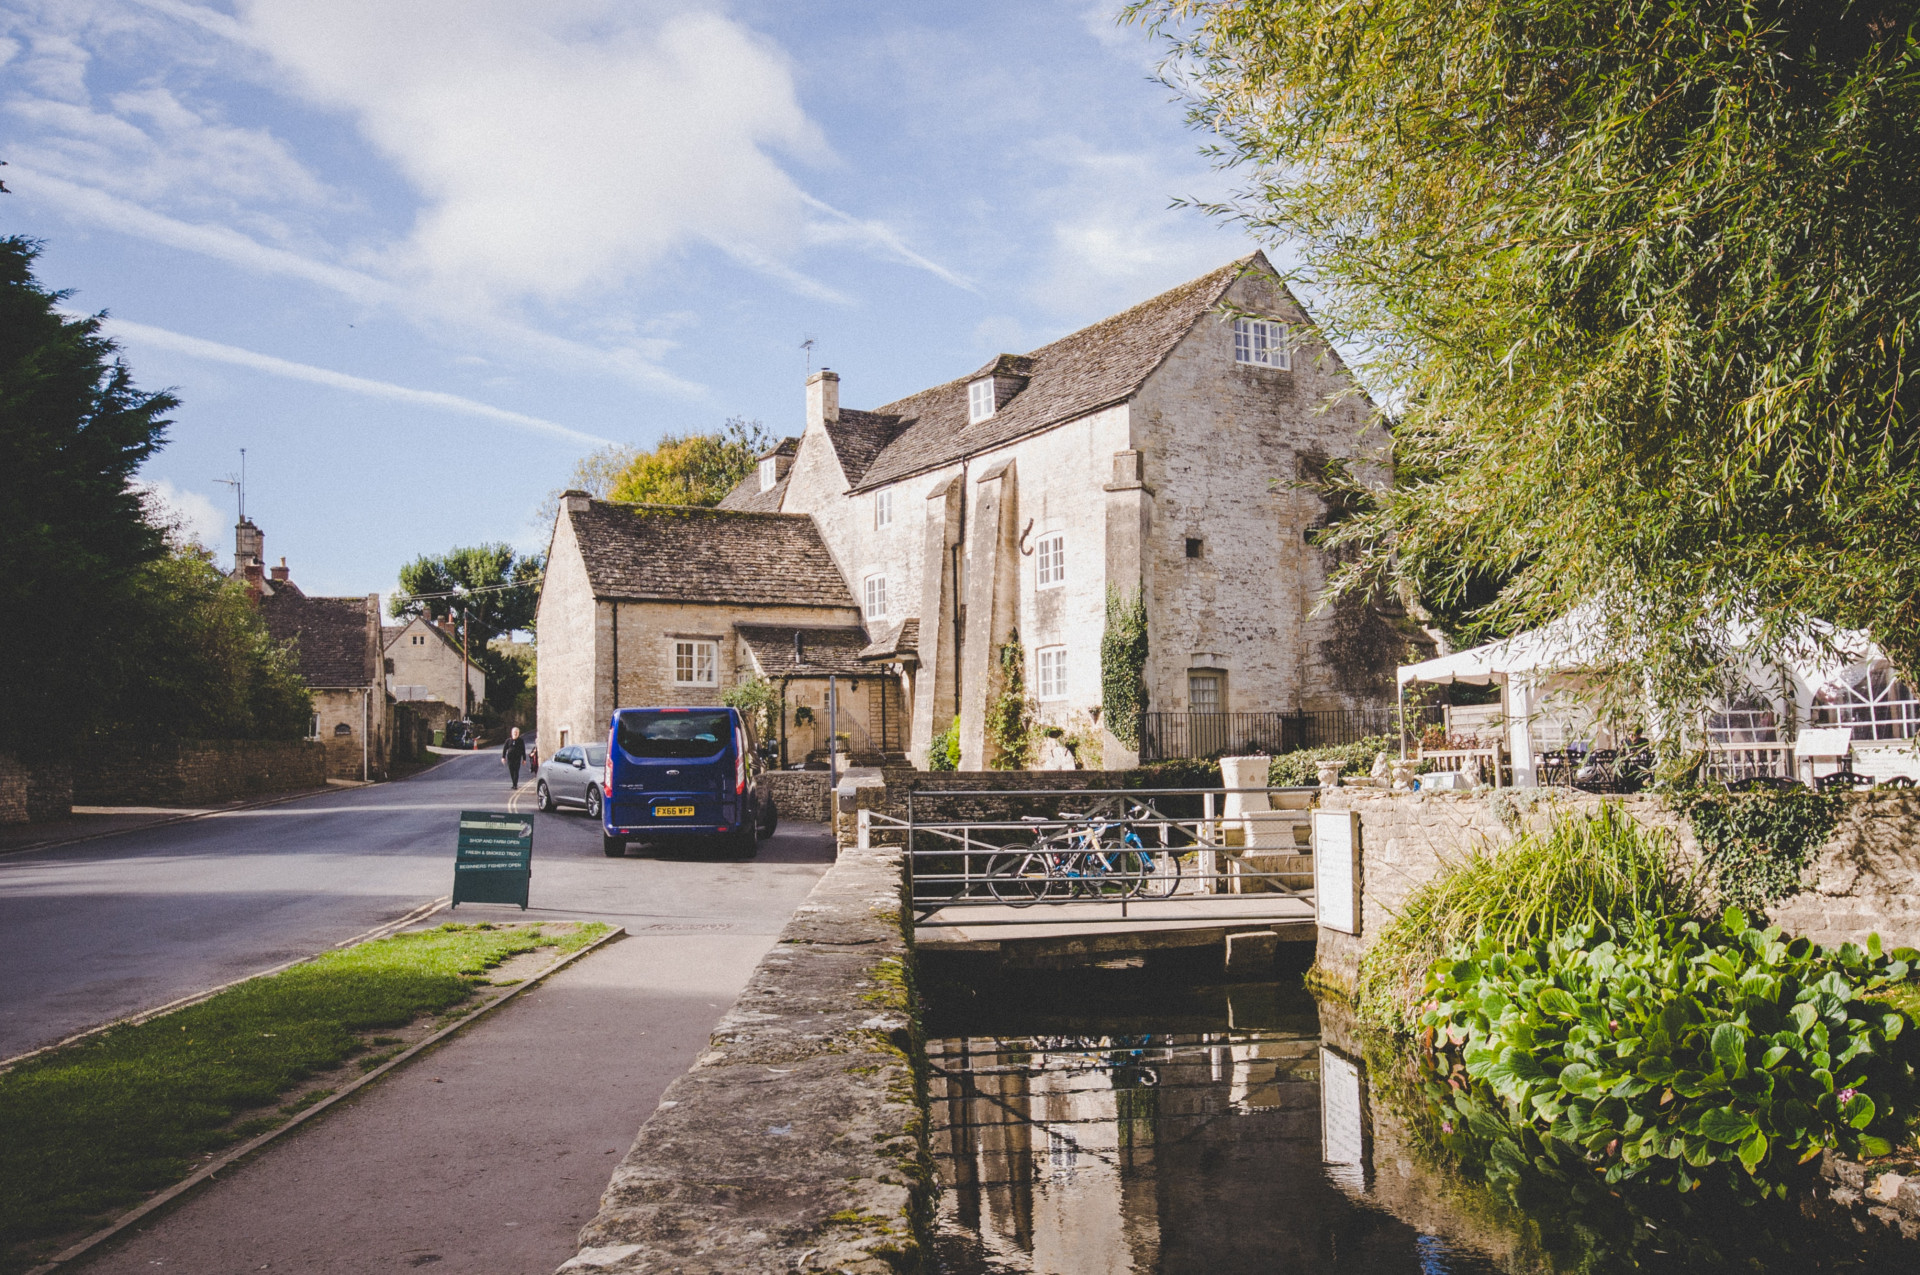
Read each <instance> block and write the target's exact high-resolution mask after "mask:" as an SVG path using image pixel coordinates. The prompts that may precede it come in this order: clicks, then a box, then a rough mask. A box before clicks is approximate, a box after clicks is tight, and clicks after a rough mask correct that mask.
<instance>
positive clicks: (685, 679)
mask: <svg viewBox="0 0 1920 1275" xmlns="http://www.w3.org/2000/svg"><path fill="white" fill-rule="evenodd" d="M718 664H719V646H718V644H717V643H714V642H702V641H699V640H698V639H682V640H679V641H676V642H675V643H674V644H673V681H674V684H675V685H677V686H713V685H716V684H717V683H718V682H719V676H718V674H717V672H716V666H717V665H718Z"/></svg>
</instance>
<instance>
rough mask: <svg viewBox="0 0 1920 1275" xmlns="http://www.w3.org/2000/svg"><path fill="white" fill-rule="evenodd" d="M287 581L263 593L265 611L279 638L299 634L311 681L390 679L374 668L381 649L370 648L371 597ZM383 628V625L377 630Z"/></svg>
mask: <svg viewBox="0 0 1920 1275" xmlns="http://www.w3.org/2000/svg"><path fill="white" fill-rule="evenodd" d="M287 583H288V582H286V581H279V582H276V584H275V586H274V591H273V593H272V594H271V595H262V596H261V598H260V616H261V618H262V619H263V620H265V621H266V623H267V632H268V633H271V634H272V635H273V639H274V641H276V642H286V641H288V640H293V641H295V642H297V643H298V647H297V651H298V658H299V665H300V676H301V677H303V678H305V679H306V682H307V685H308V686H311V687H315V688H316V689H317V688H320V687H350V686H372V685H376V684H384V680H383V678H382V677H380V676H379V675H378V674H376V673H375V672H374V670H375V669H377V668H379V667H381V665H380V662H379V660H378V659H377V655H378V652H374V651H369V650H368V649H367V642H368V624H367V607H368V603H367V599H366V598H364V597H358V598H310V597H308V596H307V595H305V594H304V593H302V592H300V590H299V589H297V588H288V587H287ZM375 631H376V632H377V631H378V630H377V629H376V630H375Z"/></svg>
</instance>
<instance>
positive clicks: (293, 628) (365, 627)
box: [233, 519, 393, 779]
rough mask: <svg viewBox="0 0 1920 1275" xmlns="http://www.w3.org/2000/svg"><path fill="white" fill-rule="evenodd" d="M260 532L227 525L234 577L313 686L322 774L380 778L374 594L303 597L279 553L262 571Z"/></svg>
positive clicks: (383, 693) (382, 718)
mask: <svg viewBox="0 0 1920 1275" xmlns="http://www.w3.org/2000/svg"><path fill="white" fill-rule="evenodd" d="M265 545H266V536H265V534H264V533H263V532H262V531H261V530H260V528H259V527H257V526H255V525H254V523H253V522H252V520H250V519H249V520H247V521H243V522H241V523H240V524H239V525H238V526H236V527H235V528H234V568H233V574H234V576H235V577H237V578H239V579H241V580H244V581H245V582H246V584H247V587H248V589H249V591H251V592H252V593H253V596H254V598H255V600H256V602H257V605H258V606H259V608H260V615H261V618H262V619H264V620H265V621H266V624H267V631H268V632H269V633H270V634H272V635H273V638H274V640H275V641H276V642H293V643H294V644H295V648H294V649H295V657H296V660H297V662H298V665H299V669H300V676H301V677H302V678H303V679H305V681H306V683H307V689H308V690H310V691H312V692H313V721H312V723H311V725H310V726H309V727H308V731H307V735H308V738H310V739H317V740H319V741H320V742H321V743H323V744H325V745H326V749H327V777H328V778H330V779H384V778H386V775H387V760H388V754H389V749H390V741H391V739H392V728H393V713H392V701H391V699H390V698H389V696H388V695H387V680H386V659H385V657H384V655H383V653H382V648H381V633H380V595H379V594H377V593H369V594H366V595H365V596H360V597H348V598H316V597H308V596H307V595H306V594H305V593H304V592H302V591H301V589H300V587H299V586H298V585H296V584H295V583H294V582H293V580H292V579H291V578H290V572H289V571H288V569H287V560H286V559H285V558H282V559H281V560H280V565H279V566H277V567H274V568H272V569H271V570H270V571H269V570H267V569H266V568H265V563H264V561H263V557H262V555H263V553H264V551H265Z"/></svg>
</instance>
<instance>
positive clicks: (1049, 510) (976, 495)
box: [541, 253, 1406, 769]
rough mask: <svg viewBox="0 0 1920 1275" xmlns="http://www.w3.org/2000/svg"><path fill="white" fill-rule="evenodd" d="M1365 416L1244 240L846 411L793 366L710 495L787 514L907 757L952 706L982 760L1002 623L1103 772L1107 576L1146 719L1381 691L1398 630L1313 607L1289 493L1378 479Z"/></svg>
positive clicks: (1365, 696) (1306, 527)
mask: <svg viewBox="0 0 1920 1275" xmlns="http://www.w3.org/2000/svg"><path fill="white" fill-rule="evenodd" d="M1372 419H1373V409H1372V407H1371V405H1370V404H1369V403H1368V401H1367V400H1366V398H1365V397H1364V395H1362V394H1361V393H1360V392H1359V391H1358V390H1357V388H1356V387H1355V386H1354V384H1353V383H1352V381H1351V380H1350V378H1349V377H1348V375H1347V373H1346V371H1345V369H1344V367H1343V365H1342V363H1341V360H1340V358H1339V356H1338V354H1336V353H1335V352H1334V350H1333V349H1332V348H1331V347H1330V346H1328V345H1327V344H1326V343H1325V342H1324V341H1322V340H1321V339H1320V337H1319V335H1318V333H1317V332H1316V330H1315V329H1314V327H1313V324H1312V321H1311V319H1310V318H1309V317H1308V316H1307V314H1306V312H1305V311H1304V310H1303V309H1302V308H1301V306H1300V305H1299V303H1298V302H1297V301H1296V300H1295V299H1294V298H1293V296H1292V295H1291V293H1290V292H1289V291H1288V290H1287V288H1286V287H1285V285H1284V284H1282V283H1281V282H1280V280H1279V279H1278V278H1277V277H1275V275H1274V273H1273V270H1272V267H1271V266H1270V265H1269V263H1268V262H1267V260H1266V258H1265V257H1264V256H1263V255H1261V254H1257V253H1256V254H1255V255H1253V256H1252V257H1249V258H1246V259H1244V260H1242V261H1238V262H1235V263H1233V264H1231V265H1229V266H1226V267H1223V268H1222V269H1219V270H1216V271H1214V272H1213V273H1211V274H1208V275H1205V276H1203V277H1202V278H1199V279H1196V280H1194V281H1192V282H1191V283H1188V284H1185V285H1183V286H1181V287H1179V288H1175V289H1173V290H1172V291H1170V292H1167V293H1165V294H1163V295H1161V296H1159V297H1155V298H1154V299H1153V300H1151V301H1148V302H1146V303H1144V304H1142V305H1139V306H1135V307H1134V308H1133V309H1130V310H1127V311H1125V312H1123V313H1121V314H1118V315H1115V316H1113V317H1112V318H1109V319H1106V320H1103V321H1102V322H1100V323H1096V324H1094V325H1093V326H1091V327H1088V328H1085V329H1083V330H1081V331H1079V332H1075V333H1073V334H1071V335H1069V336H1066V337H1063V338H1062V339H1060V340H1058V341H1055V342H1053V343H1052V344H1050V345H1046V346H1043V347H1041V348H1039V349H1037V350H1034V351H1033V352H1032V353H1030V354H1026V355H1012V354H1003V355H1000V356H999V357H997V358H995V359H993V360H991V361H990V362H988V363H987V364H986V365H985V366H983V367H981V368H979V369H977V370H975V371H973V372H971V373H969V374H967V375H965V376H962V377H959V378H957V379H954V380H951V381H948V382H946V383H944V384H941V385H937V386H934V387H933V388H931V389H928V390H924V391H921V392H920V393H917V394H914V395H911V396H909V397H907V398H904V399H900V400H898V401H896V402H893V403H888V404H886V405H884V406H881V407H878V408H875V409H873V410H871V411H856V410H852V409H848V408H843V407H841V405H840V379H839V377H838V375H837V374H835V373H834V372H832V371H821V372H818V373H815V374H814V375H813V376H812V377H811V378H810V379H809V381H808V383H807V419H806V428H805V430H804V432H803V433H802V434H801V435H800V436H799V438H798V439H787V440H785V441H784V442H782V443H781V444H780V445H779V446H778V447H776V448H774V449H773V450H771V451H770V452H768V453H767V454H766V455H765V456H764V457H763V458H762V459H761V464H760V468H759V472H758V473H756V474H754V475H752V476H750V477H749V478H748V479H747V480H746V481H745V482H744V483H742V484H741V486H740V487H739V488H738V489H736V490H735V491H734V492H732V493H731V494H730V495H729V496H728V497H727V498H726V500H724V501H723V502H722V503H721V509H723V510H729V511H736V512H739V513H747V512H755V513H760V514H763V515H765V516H771V515H773V514H775V513H778V514H782V515H786V516H788V517H792V516H796V515H803V516H805V517H807V518H810V519H811V520H812V523H813V525H814V526H815V527H816V528H817V535H818V538H819V541H820V542H821V544H822V545H823V546H824V551H825V553H826V555H827V556H828V557H829V558H830V559H831V562H832V564H833V566H834V567H835V568H836V569H837V575H838V579H839V580H840V581H843V582H844V583H843V585H842V586H841V588H842V590H844V591H850V592H851V594H852V600H853V601H855V602H857V604H858V606H859V613H858V619H859V621H860V622H861V623H862V624H863V625H864V628H865V631H866V634H867V637H868V646H867V647H866V648H863V655H864V656H865V659H866V662H867V663H869V664H870V666H872V667H874V668H875V670H876V671H878V672H885V673H889V674H891V675H892V676H893V677H894V679H895V680H896V683H897V688H898V691H897V693H898V694H899V695H900V696H901V700H902V703H903V705H904V707H905V711H906V714H907V716H908V720H909V722H910V729H909V734H908V739H907V740H906V741H905V742H906V751H907V753H908V755H909V756H910V757H912V758H913V760H914V761H915V763H916V764H925V761H924V759H925V751H926V747H927V744H928V743H929V742H930V740H931V739H932V738H933V736H935V735H937V734H940V733H942V732H943V731H945V730H946V729H947V727H948V725H949V724H950V723H951V722H953V721H954V720H955V719H956V718H957V719H958V721H959V723H960V730H961V766H962V768H964V769H973V768H978V767H980V766H982V765H983V763H984V762H985V760H986V759H987V753H988V748H987V741H986V738H985V729H984V722H985V717H986V709H987V707H988V705H990V704H991V703H992V702H993V701H994V699H995V698H996V696H997V695H998V694H999V692H1000V690H1001V686H1002V677H1003V674H1002V670H1001V659H1000V652H1001V651H1002V650H1003V649H1007V648H1009V644H1010V643H1011V642H1012V640H1013V639H1014V638H1015V637H1016V636H1017V638H1018V640H1019V650H1020V652H1021V657H1022V660H1023V661H1024V664H1023V669H1024V681H1025V686H1026V692H1027V694H1028V695H1029V696H1030V697H1032V698H1033V699H1034V700H1035V702H1036V706H1037V713H1038V715H1039V718H1040V719H1041V720H1042V721H1043V722H1046V723H1050V724H1052V725H1055V726H1058V727H1060V728H1061V729H1062V730H1063V731H1066V732H1069V733H1070V734H1078V735H1080V736H1081V737H1082V738H1083V739H1087V740H1089V741H1091V740H1095V739H1098V740H1100V741H1101V744H1102V748H1101V752H1102V753H1103V764H1104V765H1106V766H1108V767H1109V768H1111V767H1115V766H1125V765H1130V764H1132V763H1133V761H1134V760H1136V754H1135V753H1133V752H1132V750H1130V749H1127V748H1125V747H1123V746H1122V745H1121V743H1120V742H1119V741H1118V740H1116V739H1114V738H1113V737H1112V735H1111V734H1110V733H1107V732H1105V731H1104V729H1103V727H1104V723H1101V722H1100V720H1099V719H1100V715H1101V709H1102V691H1101V669H1100V649H1101V637H1102V635H1103V633H1104V631H1105V626H1106V611H1107V600H1108V596H1109V592H1110V591H1111V592H1114V593H1116V594H1118V595H1120V596H1122V597H1128V598H1138V599H1140V600H1141V601H1142V602H1143V603H1144V607H1145V612H1146V616H1147V629H1148V650H1149V655H1148V658H1147V662H1146V665H1145V667H1144V669H1143V670H1142V675H1143V681H1144V685H1145V688H1146V694H1147V700H1148V707H1149V708H1150V709H1152V710H1159V711H1162V712H1167V713H1173V714H1194V715H1198V716H1201V717H1205V718H1207V719H1209V720H1218V719H1219V715H1221V714H1228V713H1242V712H1261V713H1297V712H1310V711H1317V710H1333V709H1358V708H1376V707H1379V706H1383V705H1386V704H1389V703H1391V701H1392V698H1393V672H1392V671H1393V669H1394V667H1395V666H1396V665H1397V664H1398V663H1399V660H1400V657H1401V656H1402V654H1403V653H1404V651H1405V647H1406V639H1405V638H1404V636H1403V635H1402V633H1401V631H1400V629H1399V628H1398V627H1396V625H1395V624H1394V623H1393V622H1392V619H1391V617H1383V616H1382V615H1380V614H1378V613H1377V612H1376V611H1374V610H1373V609H1372V608H1368V607H1364V606H1342V607H1336V608H1330V609H1324V610H1323V609H1321V608H1320V606H1319V595H1320V591H1321V589H1322V586H1323V585H1324V583H1325V578H1326V572H1327V567H1328V563H1327V560H1326V557H1325V555H1324V554H1323V553H1322V552H1320V551H1319V550H1317V549H1316V548H1314V547H1313V546H1312V545H1310V544H1309V543H1307V540H1308V535H1309V533H1310V532H1311V531H1312V530H1313V529H1314V528H1316V527H1317V526H1320V525H1323V524H1324V522H1325V520H1326V517H1327V507H1326V504H1325V502H1324V501H1323V500H1322V499H1321V498H1320V497H1319V496H1318V495H1316V494H1314V492H1313V491H1312V490H1310V488H1309V487H1308V486H1305V485H1303V484H1306V483H1311V481H1312V480H1313V479H1315V478H1316V477H1317V476H1318V475H1320V474H1321V473H1323V472H1324V470H1325V469H1326V466H1327V464H1328V462H1329V461H1333V460H1340V461H1346V462H1350V463H1351V464H1352V466H1353V469H1354V472H1355V473H1356V474H1357V475H1359V476H1360V477H1362V478H1363V479H1365V480H1368V481H1372V482H1375V483H1384V482H1385V481H1386V480H1387V471H1386V468H1385V457H1386V452H1387V442H1388V440H1387V439H1386V437H1385V436H1384V434H1383V433H1380V432H1377V426H1375V427H1374V428H1375V430H1376V432H1375V433H1374V434H1373V435H1371V436H1369V434H1368V430H1369V427H1370V424H1371V422H1372ZM784 565H785V564H784V563H780V564H775V563H768V564H766V566H765V569H766V570H768V571H769V572H770V573H775V574H777V573H779V572H780V571H781V570H782V569H783V568H784ZM756 622H757V623H771V622H772V621H771V619H770V618H769V619H767V620H757V621H756ZM541 637H542V640H543V644H544V642H545V640H546V638H547V631H546V628H545V625H544V622H543V625H542V632H541ZM543 658H544V657H543ZM543 677H544V674H543Z"/></svg>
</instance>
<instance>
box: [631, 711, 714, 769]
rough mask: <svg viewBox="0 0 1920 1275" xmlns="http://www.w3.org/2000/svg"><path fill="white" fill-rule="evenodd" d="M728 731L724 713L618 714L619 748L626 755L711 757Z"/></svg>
mask: <svg viewBox="0 0 1920 1275" xmlns="http://www.w3.org/2000/svg"><path fill="white" fill-rule="evenodd" d="M732 730H733V719H732V717H731V716H730V715H729V714H726V713H622V714H620V748H621V750H622V751H623V752H625V753H626V754H627V755H628V756H630V757H679V758H691V757H711V756H713V755H714V754H715V753H717V752H719V751H720V750H721V748H722V747H724V746H725V744H726V741H727V736H728V734H729V733H730V732H731V731H732Z"/></svg>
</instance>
